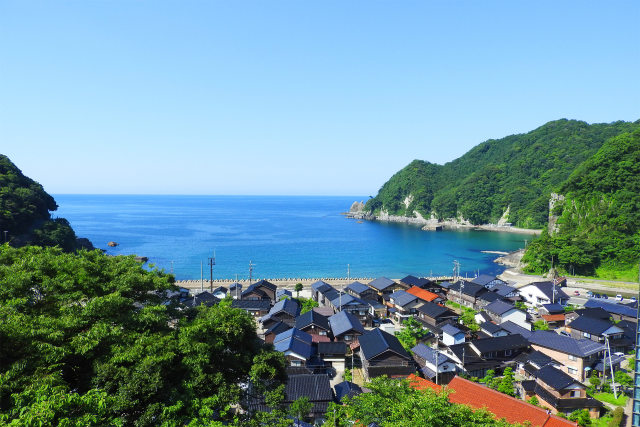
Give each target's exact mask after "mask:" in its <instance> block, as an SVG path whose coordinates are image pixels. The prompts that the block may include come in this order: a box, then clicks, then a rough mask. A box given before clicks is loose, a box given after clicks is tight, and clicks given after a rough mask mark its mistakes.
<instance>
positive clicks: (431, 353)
mask: <svg viewBox="0 0 640 427" xmlns="http://www.w3.org/2000/svg"><path fill="white" fill-rule="evenodd" d="M411 352H412V353H413V359H414V360H415V362H416V363H417V364H418V366H419V367H420V371H421V372H422V374H423V375H424V377H425V378H427V379H429V380H430V381H435V380H436V379H438V382H439V383H443V382H444V383H448V382H449V381H450V380H451V379H452V378H453V377H454V376H455V374H456V370H457V369H456V364H455V362H454V361H453V360H451V359H450V358H449V357H448V356H447V355H446V354H444V353H443V352H441V351H438V350H436V349H434V348H431V347H427V346H426V345H424V344H418V345H416V346H415V347H413V348H412V349H411ZM436 372H437V378H436Z"/></svg>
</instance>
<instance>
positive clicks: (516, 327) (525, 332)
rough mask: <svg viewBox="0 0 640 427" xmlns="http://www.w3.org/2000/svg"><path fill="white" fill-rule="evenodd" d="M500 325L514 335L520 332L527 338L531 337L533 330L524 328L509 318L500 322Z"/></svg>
mask: <svg viewBox="0 0 640 427" xmlns="http://www.w3.org/2000/svg"><path fill="white" fill-rule="evenodd" d="M500 327H501V328H502V329H504V330H505V331H507V332H509V333H510V334H512V335H515V334H520V335H522V336H523V337H525V338H526V339H529V337H530V336H531V331H530V330H528V329H526V328H523V327H522V326H520V325H516V324H515V323H513V322H512V321H511V320H508V321H506V322H502V323H500Z"/></svg>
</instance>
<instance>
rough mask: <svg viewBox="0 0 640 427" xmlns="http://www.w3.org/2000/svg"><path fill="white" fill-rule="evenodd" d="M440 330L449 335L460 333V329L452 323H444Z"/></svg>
mask: <svg viewBox="0 0 640 427" xmlns="http://www.w3.org/2000/svg"><path fill="white" fill-rule="evenodd" d="M442 332H443V333H445V334H448V335H451V336H454V335H458V334H462V331H461V330H460V329H458V328H456V327H455V326H453V325H450V324H446V325H444V326H443V327H442Z"/></svg>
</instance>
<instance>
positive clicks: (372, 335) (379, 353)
mask: <svg viewBox="0 0 640 427" xmlns="http://www.w3.org/2000/svg"><path fill="white" fill-rule="evenodd" d="M360 360H362V370H363V373H364V377H365V380H367V381H369V380H370V379H371V378H374V377H378V376H380V375H387V376H389V377H397V376H400V377H406V376H407V375H409V374H411V373H413V372H415V366H414V364H413V359H412V358H411V356H410V355H409V353H407V351H406V350H405V349H404V347H402V344H400V341H398V338H396V337H395V336H393V335H391V334H389V333H387V332H384V331H382V330H380V329H378V328H375V329H372V330H370V331H367V332H365V333H364V334H363V335H362V336H361V337H360Z"/></svg>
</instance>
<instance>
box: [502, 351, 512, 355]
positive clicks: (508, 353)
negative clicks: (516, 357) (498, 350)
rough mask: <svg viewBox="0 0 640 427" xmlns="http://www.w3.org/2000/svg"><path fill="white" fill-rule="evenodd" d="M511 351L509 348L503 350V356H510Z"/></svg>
mask: <svg viewBox="0 0 640 427" xmlns="http://www.w3.org/2000/svg"><path fill="white" fill-rule="evenodd" d="M511 353H512V351H511V350H505V351H504V355H505V356H511Z"/></svg>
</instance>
